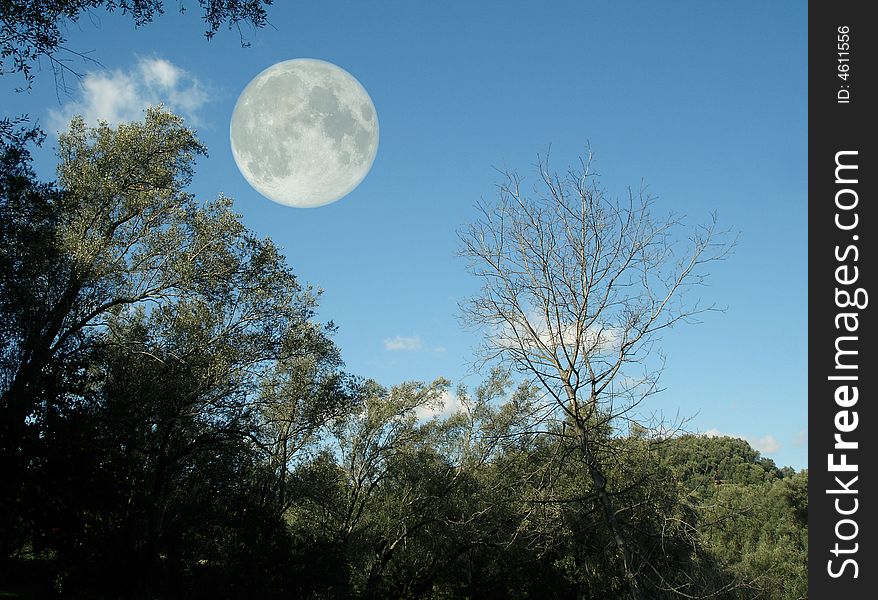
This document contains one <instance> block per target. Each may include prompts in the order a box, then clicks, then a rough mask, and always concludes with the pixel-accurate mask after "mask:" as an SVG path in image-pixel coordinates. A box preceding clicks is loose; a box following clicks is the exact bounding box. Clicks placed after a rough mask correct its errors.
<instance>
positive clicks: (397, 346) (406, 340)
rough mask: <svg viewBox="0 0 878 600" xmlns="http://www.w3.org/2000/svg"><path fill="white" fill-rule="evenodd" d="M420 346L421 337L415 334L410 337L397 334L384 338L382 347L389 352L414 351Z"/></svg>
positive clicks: (421, 344) (421, 345)
mask: <svg viewBox="0 0 878 600" xmlns="http://www.w3.org/2000/svg"><path fill="white" fill-rule="evenodd" d="M422 347H423V343H422V342H421V338H419V337H418V336H416V335H414V336H411V337H406V336H402V335H398V336H396V337H392V338H386V339H385V340H384V349H385V350H388V351H390V352H400V351H402V352H414V351H415V350H420V349H421V348H422Z"/></svg>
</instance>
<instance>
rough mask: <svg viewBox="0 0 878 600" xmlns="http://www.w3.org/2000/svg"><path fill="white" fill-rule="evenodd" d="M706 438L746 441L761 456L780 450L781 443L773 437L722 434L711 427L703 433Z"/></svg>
mask: <svg viewBox="0 0 878 600" xmlns="http://www.w3.org/2000/svg"><path fill="white" fill-rule="evenodd" d="M703 435H705V436H707V437H725V436H728V437H734V438H739V439H742V440H744V441H746V442H747V443H748V444H750V446H752V447H753V449H754V450H756V451H758V452H759V453H761V454H774V453H775V452H777V451H778V450H780V449H781V443H780V442H779V441H777V438H775V437H774V436H773V435H763V436H762V437H754V436H750V435H738V434H735V433H724V432H722V431H720V430H719V429H717V428H716V427H712V428H711V429H708V430H707V431H705V432H704V434H703Z"/></svg>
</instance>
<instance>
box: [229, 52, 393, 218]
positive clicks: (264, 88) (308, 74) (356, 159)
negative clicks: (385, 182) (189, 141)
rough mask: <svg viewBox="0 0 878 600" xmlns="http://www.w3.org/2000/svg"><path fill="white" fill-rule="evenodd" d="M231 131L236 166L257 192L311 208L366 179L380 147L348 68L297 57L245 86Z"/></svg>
mask: <svg viewBox="0 0 878 600" xmlns="http://www.w3.org/2000/svg"><path fill="white" fill-rule="evenodd" d="M229 137H230V139H231V143H232V155H233V156H234V157H235V162H236V163H237V165H238V169H240V171H241V174H242V175H244V178H245V179H246V180H247V181H248V182H249V183H250V185H252V186H253V187H254V188H255V189H256V191H258V192H259V193H260V194H262V195H263V196H265V197H266V198H269V199H270V200H273V201H275V202H278V203H280V204H286V205H287V206H295V207H300V208H310V207H315V206H322V205H324V204H329V203H330V202H335V201H336V200H339V199H341V198H343V197H344V196H346V195H347V194H349V193H350V192H351V191H352V190H353V189H354V188H355V187H357V185H359V184H360V182H361V181H363V178H364V177H366V174H367V173H368V172H369V169H370V168H371V167H372V162H373V161H374V160H375V154H376V152H377V151H378V115H377V114H376V113H375V105H374V104H372V99H371V98H370V97H369V94H368V93H366V90H365V89H364V88H363V86H362V85H360V82H358V81H357V80H356V79H354V77H353V76H352V75H350V74H349V73H348V72H347V71H345V70H343V69H341V68H339V67H337V66H335V65H333V64H332V63H328V62H325V61H322V60H316V59H310V58H300V59H295V60H287V61H284V62H280V63H277V64H276V65H273V66H271V67H269V68H267V69H265V70H264V71H262V72H261V73H260V74H259V75H257V76H256V77H255V78H253V81H251V82H250V83H249V84H247V87H246V88H244V91H243V92H241V96H240V97H239V98H238V102H237V104H235V110H234V112H233V113H232V123H231V126H230V128H229Z"/></svg>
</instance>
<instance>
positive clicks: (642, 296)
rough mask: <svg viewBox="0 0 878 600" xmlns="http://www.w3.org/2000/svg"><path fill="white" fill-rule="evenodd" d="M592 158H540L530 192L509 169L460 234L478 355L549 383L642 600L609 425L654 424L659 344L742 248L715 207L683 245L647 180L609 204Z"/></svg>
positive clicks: (555, 409) (688, 316)
mask: <svg viewBox="0 0 878 600" xmlns="http://www.w3.org/2000/svg"><path fill="white" fill-rule="evenodd" d="M591 165H592V155H591V152H590V151H589V153H588V154H587V156H586V157H585V158H584V159H583V160H582V161H581V162H580V164H579V166H578V168H576V169H572V170H569V171H567V172H566V173H564V174H563V175H559V174H557V173H554V172H552V171H550V170H549V166H548V160H545V161H544V160H540V161H539V163H538V165H537V167H538V171H539V179H538V180H537V183H536V185H534V186H533V187H532V188H531V189H525V187H524V179H523V178H522V177H521V176H520V175H518V174H517V173H515V172H506V173H504V175H505V181H504V182H503V183H502V184H501V185H500V186H499V195H498V199H497V200H496V201H495V202H493V203H487V202H484V201H483V202H480V203H479V204H478V205H477V208H478V209H479V211H480V216H479V218H478V219H477V220H476V221H475V222H474V223H472V224H471V225H469V226H468V228H466V229H465V230H463V231H462V232H460V238H461V242H462V249H461V254H462V255H463V256H465V257H467V258H468V259H469V270H470V272H471V273H472V274H474V275H476V276H477V277H479V278H480V279H481V280H482V288H481V290H480V292H478V293H477V294H476V295H475V296H474V297H473V298H471V299H470V300H469V301H468V302H467V303H465V304H464V305H463V306H462V310H463V316H464V319H465V321H466V322H467V323H468V324H470V325H472V326H476V327H480V328H482V329H483V330H484V332H485V337H484V344H483V347H482V348H481V350H482V355H481V358H482V359H484V360H485V361H494V360H500V361H502V362H505V363H506V364H508V365H509V366H512V367H513V368H515V369H516V370H517V371H519V372H520V373H522V374H524V375H525V376H527V377H528V378H532V379H533V380H534V381H535V382H536V383H538V384H539V385H540V386H541V388H542V389H543V390H544V391H545V394H546V396H545V397H546V400H547V408H548V409H549V411H548V413H547V414H548V415H549V418H550V419H555V420H560V421H562V422H563V423H564V427H562V428H560V430H561V431H564V432H568V433H569V435H571V436H572V437H574V438H575V439H576V441H577V445H578V447H579V449H580V453H581V458H582V460H583V462H584V463H585V465H586V467H587V470H588V474H589V476H590V478H591V481H592V482H593V485H594V493H595V495H596V496H597V499H598V501H599V504H600V507H601V510H602V513H603V518H604V521H605V522H606V525H607V526H608V527H609V528H610V530H611V531H612V536H613V538H614V541H615V545H616V548H617V551H618V553H619V555H620V559H621V562H622V573H623V575H624V578H625V581H626V585H627V587H628V590H629V592H630V597H631V598H632V599H635V600H641V599H643V598H646V597H648V595H649V593H648V591H646V590H645V588H644V586H643V585H642V582H641V577H640V575H639V570H640V569H639V566H638V565H637V564H635V549H634V548H632V544H631V543H630V541H629V537H630V536H629V535H628V534H627V532H626V529H625V527H624V523H623V522H621V521H620V517H619V512H620V511H619V508H618V507H616V506H614V497H613V489H612V485H611V482H608V481H607V475H606V468H605V467H606V465H605V460H606V454H607V450H608V446H607V444H606V440H607V435H606V433H605V432H607V431H612V430H615V431H620V430H623V428H625V427H630V426H632V425H633V424H634V423H637V424H638V425H640V424H642V423H641V422H645V417H644V415H643V414H642V413H641V412H640V411H638V410H637V408H638V406H639V405H640V404H641V402H642V401H643V400H644V399H646V398H647V397H649V396H651V395H653V394H655V393H656V392H657V391H658V390H659V387H658V381H659V377H660V375H661V371H662V366H663V360H664V359H663V357H662V356H661V353H660V351H659V350H658V348H657V346H656V342H657V341H658V338H659V337H660V334H662V332H664V331H665V330H667V329H669V328H671V327H673V326H674V325H676V324H678V323H684V322H685V323H688V322H695V321H697V320H698V317H699V315H701V314H702V313H704V312H705V311H710V310H716V308H715V307H714V306H703V305H701V304H700V303H699V302H698V301H697V300H696V301H694V302H693V301H691V300H690V299H689V298H688V297H687V293H686V292H689V291H691V289H692V288H693V287H695V286H698V285H700V284H702V283H703V282H704V281H705V277H706V272H705V266H706V265H708V264H709V263H711V262H713V261H716V260H720V259H722V258H724V257H726V256H727V255H728V253H729V252H730V250H731V248H732V247H733V245H734V243H733V241H729V240H728V236H727V235H726V232H719V231H718V230H717V229H716V216H715V215H713V216H712V218H711V220H710V222H709V223H708V224H707V225H704V226H699V227H696V228H695V229H693V230H692V231H690V232H689V234H688V240H687V241H681V239H680V231H681V230H682V229H683V223H682V221H681V219H680V218H678V217H675V216H669V217H666V218H658V217H655V216H654V215H653V212H652V210H653V208H654V206H655V199H654V198H653V197H651V196H649V195H648V194H647V193H646V191H645V189H644V188H643V187H641V188H640V189H639V190H638V191H636V192H635V191H632V190H630V189H629V191H628V194H627V198H626V199H625V200H621V201H620V200H615V199H612V198H611V197H610V196H609V195H608V194H607V192H606V191H605V190H604V189H603V188H601V187H600V186H599V183H598V179H597V177H596V175H595V174H594V173H593V172H592V170H591ZM684 239H685V238H684ZM601 432H604V433H603V434H602V433H601Z"/></svg>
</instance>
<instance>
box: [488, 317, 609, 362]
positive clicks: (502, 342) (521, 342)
mask: <svg viewBox="0 0 878 600" xmlns="http://www.w3.org/2000/svg"><path fill="white" fill-rule="evenodd" d="M491 337H492V339H493V342H494V343H495V344H497V345H498V346H502V347H510V348H524V349H527V350H532V349H537V348H540V347H542V346H545V347H547V348H550V349H558V348H561V347H562V346H565V347H568V348H570V347H573V346H574V345H576V344H577V343H578V344H579V345H580V346H581V349H582V350H584V351H586V352H588V353H589V354H594V353H603V352H607V351H609V352H613V351H615V350H617V349H618V348H619V345H620V343H621V342H622V332H621V331H620V330H619V329H618V328H616V327H613V326H610V325H603V324H597V325H593V326H592V327H590V328H588V329H586V330H585V331H582V332H580V333H579V334H578V335H577V327H576V323H573V322H560V323H559V322H556V321H555V320H554V319H550V320H547V319H546V317H545V316H544V315H542V314H540V312H539V311H537V310H530V311H527V315H526V316H525V315H518V316H517V318H515V319H514V320H513V324H510V323H509V322H507V321H504V322H502V323H501V324H498V325H497V326H496V327H495V328H494V329H493V331H492V332H491Z"/></svg>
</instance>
